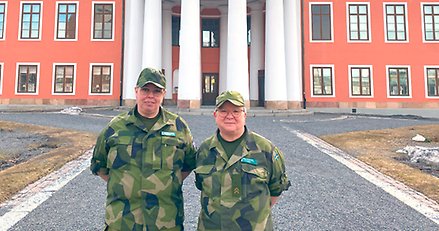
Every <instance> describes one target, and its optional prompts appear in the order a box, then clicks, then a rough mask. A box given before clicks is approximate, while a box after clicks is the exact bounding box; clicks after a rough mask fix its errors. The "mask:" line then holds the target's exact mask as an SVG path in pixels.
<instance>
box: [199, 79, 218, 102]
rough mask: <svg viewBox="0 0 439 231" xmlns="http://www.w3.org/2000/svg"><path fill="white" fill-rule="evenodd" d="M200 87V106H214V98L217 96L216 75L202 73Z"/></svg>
mask: <svg viewBox="0 0 439 231" xmlns="http://www.w3.org/2000/svg"><path fill="white" fill-rule="evenodd" d="M201 84H202V85H203V86H202V88H203V89H202V92H203V95H202V102H201V103H202V104H203V105H215V100H216V97H217V96H218V74H217V73H203V79H202V80H201Z"/></svg>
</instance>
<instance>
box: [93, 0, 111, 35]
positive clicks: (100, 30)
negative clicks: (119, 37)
mask: <svg viewBox="0 0 439 231" xmlns="http://www.w3.org/2000/svg"><path fill="white" fill-rule="evenodd" d="M93 25H94V26H93V31H94V33H93V38H94V39H112V38H113V37H112V36H113V5H112V4H95V8H94V23H93Z"/></svg>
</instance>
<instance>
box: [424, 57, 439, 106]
mask: <svg viewBox="0 0 439 231" xmlns="http://www.w3.org/2000/svg"><path fill="white" fill-rule="evenodd" d="M428 68H436V69H439V65H437V66H434V65H433V66H430V65H426V66H424V80H425V98H427V99H439V96H429V95H428V73H427V69H428Z"/></svg>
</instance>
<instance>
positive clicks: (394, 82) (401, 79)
mask: <svg viewBox="0 0 439 231" xmlns="http://www.w3.org/2000/svg"><path fill="white" fill-rule="evenodd" d="M387 69H388V84H389V96H409V95H410V93H409V92H410V89H409V85H410V84H409V68H408V67H388V68H387Z"/></svg>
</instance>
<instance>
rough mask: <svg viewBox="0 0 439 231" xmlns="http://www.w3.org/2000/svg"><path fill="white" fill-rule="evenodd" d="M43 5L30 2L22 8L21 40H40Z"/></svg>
mask: <svg viewBox="0 0 439 231" xmlns="http://www.w3.org/2000/svg"><path fill="white" fill-rule="evenodd" d="M41 5H42V3H37V2H32V3H30V2H28V3H23V4H22V6H21V23H20V39H39V38H40V26H41V10H42V7H41Z"/></svg>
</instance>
